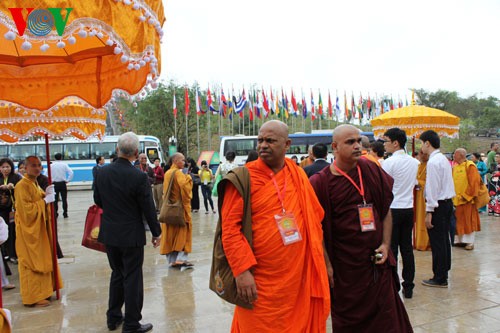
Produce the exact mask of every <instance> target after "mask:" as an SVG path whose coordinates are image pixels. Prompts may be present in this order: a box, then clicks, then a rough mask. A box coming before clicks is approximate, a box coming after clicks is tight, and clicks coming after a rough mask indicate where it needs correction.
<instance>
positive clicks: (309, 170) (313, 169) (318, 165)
mask: <svg viewBox="0 0 500 333" xmlns="http://www.w3.org/2000/svg"><path fill="white" fill-rule="evenodd" d="M329 165H330V163H328V162H327V161H324V160H317V161H314V163H313V164H311V165H308V166H306V167H305V168H304V171H305V172H306V174H307V177H309V178H311V176H312V175H314V174H315V173H317V172H320V171H321V170H323V169H324V168H325V167H327V166H329Z"/></svg>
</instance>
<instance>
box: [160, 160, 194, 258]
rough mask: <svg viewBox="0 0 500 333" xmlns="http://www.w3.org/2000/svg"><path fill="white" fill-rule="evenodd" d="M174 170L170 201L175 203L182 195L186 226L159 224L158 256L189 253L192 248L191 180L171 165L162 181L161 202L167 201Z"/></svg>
mask: <svg viewBox="0 0 500 333" xmlns="http://www.w3.org/2000/svg"><path fill="white" fill-rule="evenodd" d="M175 170H177V172H176V173H175V180H174V183H173V184H172V190H171V193H170V200H171V201H173V202H175V201H177V200H179V197H180V196H181V194H182V204H183V206H184V221H185V222H186V226H185V227H177V226H173V225H169V224H166V223H161V234H162V238H161V240H160V254H169V253H171V252H174V251H175V252H180V251H184V252H186V253H190V252H191V247H192V240H193V220H192V218H191V198H192V195H193V192H192V189H193V179H192V178H191V176H190V175H186V174H184V173H182V170H180V169H179V168H177V166H175V165H172V166H171V167H170V169H169V170H168V171H167V173H165V178H164V180H163V202H166V200H167V198H166V194H167V190H168V184H169V182H170V179H171V178H172V175H173V173H174V171H175Z"/></svg>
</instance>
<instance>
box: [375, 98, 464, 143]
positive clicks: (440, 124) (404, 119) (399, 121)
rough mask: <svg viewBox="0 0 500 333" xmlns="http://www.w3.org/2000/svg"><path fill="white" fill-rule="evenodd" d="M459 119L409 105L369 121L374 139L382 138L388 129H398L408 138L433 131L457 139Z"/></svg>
mask: <svg viewBox="0 0 500 333" xmlns="http://www.w3.org/2000/svg"><path fill="white" fill-rule="evenodd" d="M459 124H460V118H459V117H457V116H454V115H452V114H450V113H448V112H445V111H442V110H438V109H434V108H430V107H427V106H423V105H409V106H405V107H402V108H399V109H394V110H391V111H389V112H386V113H384V114H382V115H380V116H378V117H376V118H373V119H372V120H371V125H372V126H373V133H374V135H375V137H380V136H382V135H383V134H384V133H385V131H387V130H388V129H390V128H393V127H398V128H400V129H402V130H404V131H405V132H406V135H407V136H408V137H416V136H418V135H420V134H421V133H422V132H424V131H427V130H433V131H435V132H437V133H438V134H439V136H446V137H451V138H456V137H458V130H459Z"/></svg>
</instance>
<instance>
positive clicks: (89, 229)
mask: <svg viewBox="0 0 500 333" xmlns="http://www.w3.org/2000/svg"><path fill="white" fill-rule="evenodd" d="M101 216H102V209H101V208H99V207H98V206H97V205H93V206H90V208H89V210H88V211H87V217H86V218H85V230H84V231H83V238H82V245H83V246H85V247H86V248H89V249H91V250H96V251H100V252H104V253H106V246H105V245H104V244H102V243H99V242H98V241H97V237H98V236H99V230H100V228H101Z"/></svg>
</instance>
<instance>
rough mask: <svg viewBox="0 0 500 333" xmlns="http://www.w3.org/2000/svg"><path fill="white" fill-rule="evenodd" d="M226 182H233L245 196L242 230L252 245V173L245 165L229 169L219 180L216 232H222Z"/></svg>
mask: <svg viewBox="0 0 500 333" xmlns="http://www.w3.org/2000/svg"><path fill="white" fill-rule="evenodd" d="M226 182H231V183H232V184H233V185H234V187H235V188H236V190H237V191H238V193H239V194H240V195H241V197H242V198H243V218H242V220H241V231H242V233H243V235H244V236H245V238H246V239H247V241H248V243H249V244H250V246H252V242H253V234H252V208H251V202H250V173H249V172H248V169H247V168H246V167H244V166H242V167H238V168H235V169H233V170H231V171H229V173H228V174H227V175H226V176H225V177H224V178H223V179H222V180H221V181H220V182H219V184H218V186H217V192H218V195H219V200H218V206H219V221H218V223H217V230H216V234H222V216H221V214H220V212H221V211H222V204H223V202H224V192H225V187H226Z"/></svg>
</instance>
